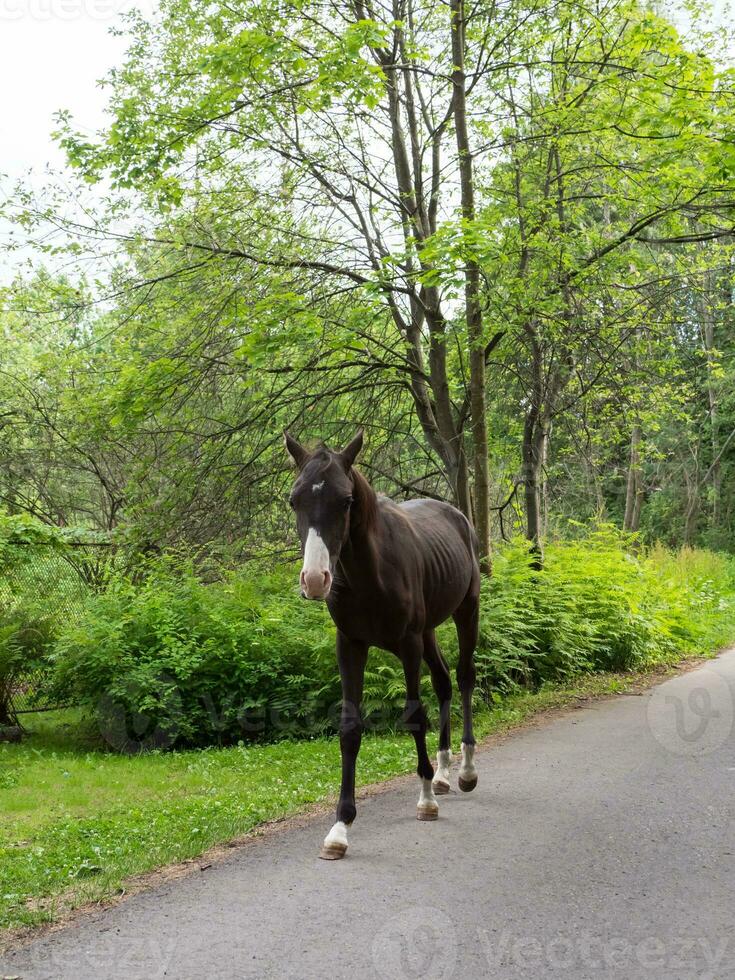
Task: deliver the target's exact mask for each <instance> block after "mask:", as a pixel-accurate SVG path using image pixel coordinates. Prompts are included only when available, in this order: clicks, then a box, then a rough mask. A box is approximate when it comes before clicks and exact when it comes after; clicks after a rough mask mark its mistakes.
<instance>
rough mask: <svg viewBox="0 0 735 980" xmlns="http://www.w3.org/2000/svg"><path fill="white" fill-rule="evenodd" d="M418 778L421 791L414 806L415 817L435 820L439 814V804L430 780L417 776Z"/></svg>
mask: <svg viewBox="0 0 735 980" xmlns="http://www.w3.org/2000/svg"><path fill="white" fill-rule="evenodd" d="M419 779H420V780H421V793H420V795H419V802H418V805H417V807H416V819H417V820H436V819H437V817H438V816H439V804H438V803H437V800H436V797H435V796H434V790H433V789H432V786H431V780H430V779H422V778H421V776H419Z"/></svg>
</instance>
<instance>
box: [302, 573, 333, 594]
mask: <svg viewBox="0 0 735 980" xmlns="http://www.w3.org/2000/svg"><path fill="white" fill-rule="evenodd" d="M299 584H300V585H301V595H302V596H303V597H304V598H305V599H326V598H327V596H328V595H329V590H330V589H331V587H332V573H331V572H330V571H329V569H325V570H324V571H316V570H315V569H309V570H308V571H302V572H301V575H300V576H299Z"/></svg>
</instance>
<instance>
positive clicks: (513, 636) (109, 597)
mask: <svg viewBox="0 0 735 980" xmlns="http://www.w3.org/2000/svg"><path fill="white" fill-rule="evenodd" d="M296 581H297V573H296V570H295V569H294V568H286V569H281V570H277V571H275V572H268V573H266V572H264V571H262V570H259V569H256V568H245V569H242V570H240V571H239V572H237V573H234V574H230V575H227V576H226V577H225V578H224V580H222V581H215V582H212V583H210V584H205V583H203V582H202V581H201V578H200V577H199V576H198V575H197V574H196V573H195V571H194V568H193V567H192V565H191V564H187V563H186V562H181V561H177V560H174V559H171V558H169V559H161V560H157V561H155V562H153V563H151V564H150V565H149V567H148V568H147V570H146V573H145V574H144V575H143V576H142V578H141V577H139V576H138V577H136V579H135V581H132V580H130V579H128V578H126V577H124V576H122V575H120V574H113V575H112V577H111V579H110V582H109V586H108V589H107V591H106V592H105V593H103V594H100V595H96V596H92V597H90V599H89V600H88V602H87V604H86V607H85V609H84V612H83V614H82V615H81V617H80V618H79V621H78V622H76V623H74V624H70V625H68V626H67V627H66V628H65V629H64V630H63V632H62V633H61V635H60V637H59V639H58V641H57V643H56V647H55V661H56V679H57V685H58V687H59V691H60V693H62V694H64V695H65V696H70V697H72V698H74V699H76V700H78V701H79V702H81V703H82V704H84V705H86V706H88V707H90V708H92V709H93V710H94V711H95V712H96V714H97V716H98V719H99V723H100V727H101V731H102V733H103V735H104V737H105V738H106V740H107V741H108V742H109V743H110V744H111V745H113V746H114V747H115V748H117V749H119V750H123V751H137V750H140V749H143V748H156V747H161V748H163V747H169V746H172V745H202V744H208V743H214V742H231V741H234V740H240V739H275V738H283V737H303V736H309V735H315V734H322V733H324V732H328V731H333V730H334V729H335V727H336V722H337V718H338V705H339V698H340V688H339V680H338V676H337V668H336V663H335V657H334V628H333V627H332V624H331V621H330V620H329V617H328V614H327V612H326V609H325V607H324V606H323V605H321V604H317V603H307V602H304V601H303V600H302V599H301V598H300V597H299V595H298V590H297V588H296ZM733 593H735V572H734V566H733V563H732V562H730V561H728V560H727V559H725V558H723V557H720V556H717V555H712V554H710V553H707V552H696V551H686V552H681V553H680V554H678V555H674V554H671V553H670V552H667V551H664V550H661V549H657V550H654V551H651V552H650V553H647V554H642V555H638V554H636V553H635V551H634V550H632V549H631V541H630V540H628V539H626V538H624V537H622V536H621V535H619V534H618V533H617V532H615V531H614V529H612V528H608V527H603V528H600V529H598V530H596V531H594V532H592V533H590V534H588V535H587V536H586V537H585V538H583V539H580V540H574V541H567V542H558V543H554V544H551V545H550V546H549V547H548V550H547V557H546V564H545V567H544V569H543V571H537V570H535V569H533V568H531V564H530V556H529V552H528V546H527V543H526V542H525V541H515V542H512V543H511V544H509V545H507V546H505V547H503V548H502V549H501V550H500V551H499V553H498V554H497V556H496V558H495V571H494V576H493V578H492V580H490V581H486V582H485V583H484V584H483V597H482V607H481V619H480V639H479V643H478V649H477V654H476V662H477V668H478V681H479V683H478V694H479V696H481V697H482V696H484V697H485V698H491V697H492V696H493V695H494V693H495V692H497V691H499V690H500V691H502V690H507V689H508V688H510V687H512V686H514V685H518V684H522V685H525V686H531V687H533V686H537V685H540V684H542V683H544V682H546V681H553V680H562V679H564V678H567V677H571V676H574V675H575V674H579V673H581V672H584V671H603V670H626V669H629V668H634V667H639V666H641V665H645V664H653V663H657V662H661V661H665V660H666V659H669V658H673V657H674V656H675V655H676V654H680V653H695V652H697V651H705V650H710V649H711V648H712V647H713V646H716V645H718V644H720V643H724V642H725V641H726V640H728V639H731V638H733V637H735V606H734V604H733ZM440 641H441V643H442V646H443V649H444V651H445V653H446V655H447V657H448V659H449V661H450V664H451V665H452V666H454V664H455V663H456V656H457V650H456V637H455V634H454V628H453V625H452V624H451V622H450V623H449V624H447V625H445V626H443V627H442V628H441V630H440ZM423 683H424V691H425V692H426V694H427V702H428V703H429V704H430V705H432V706H433V704H434V698H433V696H431V695H430V692H431V688H430V682H429V679H428V678H424V681H423ZM404 699H405V687H404V682H403V671H402V669H401V665H400V663H399V662H398V661H397V660H396V659H395V658H393V657H391V656H390V655H387V654H381V653H377V652H375V653H373V654H372V655H371V658H370V661H369V663H368V670H367V673H366V679H365V700H366V706H367V709H368V711H369V712H372V718H371V720H372V722H373V725H377V724H378V723H381V724H384V725H385V724H388V725H394V724H395V723H396V721H397V720H398V717H399V715H400V711H401V707H402V705H403V702H404Z"/></svg>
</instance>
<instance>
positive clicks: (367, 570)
mask: <svg viewBox="0 0 735 980" xmlns="http://www.w3.org/2000/svg"><path fill="white" fill-rule="evenodd" d="M339 564H340V566H341V568H342V573H343V575H344V577H345V579H346V580H347V584H348V585H349V586H350V588H351V589H352V590H353V591H354V592H366V591H373V590H374V589H375V588H376V587H377V586H378V584H379V581H380V575H379V565H378V549H377V546H376V541H375V537H374V532H372V531H371V532H367V533H365V532H364V531H363V530H362V529H360V530H359V531H355V532H350V536H349V538H348V540H347V541H346V542H345V546H344V548H343V549H342V553H341V554H340V556H339Z"/></svg>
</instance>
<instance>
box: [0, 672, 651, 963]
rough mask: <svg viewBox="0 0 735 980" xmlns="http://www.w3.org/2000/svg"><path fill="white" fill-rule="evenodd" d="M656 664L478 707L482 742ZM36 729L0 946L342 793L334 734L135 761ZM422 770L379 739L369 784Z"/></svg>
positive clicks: (1, 787) (0, 783) (61, 720)
mask: <svg viewBox="0 0 735 980" xmlns="http://www.w3.org/2000/svg"><path fill="white" fill-rule="evenodd" d="M657 669H658V674H657V675H652V674H650V673H649V674H646V673H643V674H642V673H635V672H630V673H623V674H594V675H586V676H581V677H579V678H578V679H577V680H575V681H574V682H573V683H568V684H561V685H552V684H549V685H545V686H544V687H542V688H541V689H540V690H539V691H537V692H534V693H528V692H522V693H521V692H519V693H516V694H513V695H509V696H508V697H506V698H505V699H504V700H503V701H502V702H501V703H499V704H498V705H497V706H496V707H495V708H494V709H493V710H487V709H486V710H484V711H482V712H480V714H479V716H478V719H477V730H478V734H479V735H481V736H487V735H490V734H496V733H501V732H504V731H507V730H510V729H513V728H516V727H518V726H520V725H522V724H523V723H524V722H527V721H528V720H529V719H531V718H533V717H534V716H538V715H540V714H542V713H543V712H546V711H549V710H550V709H557V708H563V707H565V706H570V705H572V704H574V703H578V701H579V699H580V698H583V699H584V698H594V697H604V696H608V695H610V694H615V693H622V692H625V691H626V690H629V689H630V688H632V687H635V686H636V685H640V684H641V682H642V681H643V682H644V683H645V682H646V678H648V680H652V679H655V677H656V676H660V673H661V670H662V669H663V668H662V667H660V666H659V667H658V668H657ZM30 725H31V727H32V729H33V732H32V734H31V735H30V737H29V738H28V739H27V741H26V742H25V743H24V744H22V745H1V746H0V798H1V799H2V806H1V807H0V945H2V942H3V937H4V938H5V940H7V939H9V938H10V937H11V935H12V934H13V933H14V931H15V930H17V929H18V928H19V927H29V926H35V925H38V924H41V923H44V922H49V921H53V920H54V919H56V918H58V917H60V916H62V915H63V914H64V913H66V912H67V911H68V910H70V909H72V908H75V907H78V906H80V905H82V904H84V903H86V902H89V901H93V900H95V901H96V900H100V899H104V898H109V897H111V896H114V895H115V894H119V893H120V892H121V891H122V890H123V884H124V881H125V879H126V878H128V877H130V876H133V875H137V874H141V873H144V872H147V871H151V870H153V869H155V868H159V867H162V866H164V865H167V864H172V863H175V862H178V861H182V860H184V859H187V858H192V857H196V856H197V855H200V854H202V853H203V852H204V851H205V850H207V848H210V847H212V846H213V845H216V844H220V843H223V842H225V841H229V840H232V839H233V838H236V837H240V836H242V835H243V834H246V833H247V832H248V831H251V830H252V829H253V828H255V827H257V826H258V825H259V824H262V823H263V822H265V821H269V820H274V819H277V818H282V817H285V816H288V815H291V814H295V813H298V812H300V811H303V810H304V809H307V808H308V807H309V806H310V805H312V804H315V803H318V802H323V801H326V800H328V799H330V798H331V797H332V796H333V795H334V793H335V791H336V788H337V781H338V773H339V745H338V742H337V741H336V740H335V739H333V738H331V739H313V740H310V741H301V742H281V743H278V744H273V745H262V746H250V747H242V746H241V747H236V748H228V749H221V748H218V749H208V750H199V751H187V752H171V753H150V754H148V755H140V756H133V757H125V756H118V755H112V754H110V753H107V752H99V751H94V750H90V749H89V748H88V746H85V743H84V741H83V739H82V738H81V736H80V734H79V732H80V726H79V724H78V719H77V718H76V717H74V715H73V714H71V713H64V714H62V713H59V714H57V715H52V716H39V717H38V718H36V719H34V720H33V722H32V723H30ZM431 748H432V751H433V750H434V748H435V742H434V739H433V738H432V745H431ZM414 766H415V755H414V746H413V741H412V739H411V738H410V737H409V736H407V735H405V734H389V735H380V736H378V735H369V736H367V737H366V738H365V739H364V742H363V748H362V751H361V753H360V760H359V767H358V778H359V784H360V786H365V785H367V784H370V783H375V782H378V781H381V780H385V779H388V778H390V777H391V776H396V775H399V774H401V773H406V772H410V771H412V770H413V768H414Z"/></svg>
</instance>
